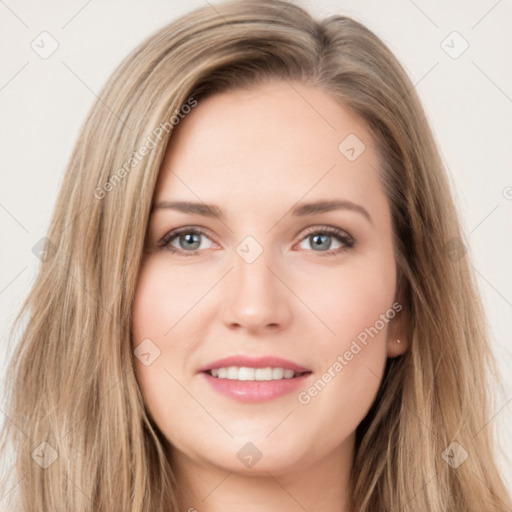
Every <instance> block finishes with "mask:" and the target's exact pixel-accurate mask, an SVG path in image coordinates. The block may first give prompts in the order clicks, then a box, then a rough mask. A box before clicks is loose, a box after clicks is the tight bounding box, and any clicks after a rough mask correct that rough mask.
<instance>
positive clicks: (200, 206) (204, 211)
mask: <svg viewBox="0 0 512 512" xmlns="http://www.w3.org/2000/svg"><path fill="white" fill-rule="evenodd" d="M159 209H170V210H176V211H179V212H182V213H189V214H196V215H201V216H203V217H212V218H216V219H220V220H223V219H224V216H223V214H222V211H221V209H220V208H219V207H218V206H216V205H213V204H206V203H194V202H189V201H160V202H159V203H157V204H156V205H155V206H154V207H153V209H152V212H153V211H155V210H159ZM334 210H350V211H353V212H357V213H360V214H362V215H363V216H364V217H365V218H366V220H368V221H369V222H370V224H373V219H372V218H371V216H370V214H369V213H368V211H367V210H366V209H365V208H364V207H362V206H361V205H359V204H356V203H353V202H352V201H348V200H345V199H335V200H320V201H315V202H311V203H301V204H299V205H296V206H295V207H294V208H293V209H292V210H291V213H292V215H294V216H296V217H305V216H308V215H315V214H319V213H325V212H330V211H334Z"/></svg>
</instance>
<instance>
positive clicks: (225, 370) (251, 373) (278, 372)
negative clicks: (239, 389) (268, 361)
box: [204, 366, 311, 381]
mask: <svg viewBox="0 0 512 512" xmlns="http://www.w3.org/2000/svg"><path fill="white" fill-rule="evenodd" d="M204 373H206V374H208V375H210V376H211V377H214V378H216V379H228V380H238V381H272V380H284V379H296V378H298V377H301V376H302V375H306V374H310V373H311V372H310V371H294V370H291V369H289V368H281V367H270V366H269V367H265V368H252V367H249V366H224V367H220V368H213V369H211V370H206V371H205V372H204Z"/></svg>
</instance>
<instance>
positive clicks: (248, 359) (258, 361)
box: [199, 355, 310, 373]
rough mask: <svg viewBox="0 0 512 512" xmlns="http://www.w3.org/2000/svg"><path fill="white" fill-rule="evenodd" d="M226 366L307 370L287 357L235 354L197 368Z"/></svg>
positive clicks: (205, 369)
mask: <svg viewBox="0 0 512 512" xmlns="http://www.w3.org/2000/svg"><path fill="white" fill-rule="evenodd" d="M228 366H238V367H241V366H244V367H248V368H269V367H270V368H284V369H285V370H293V371H294V372H297V373H304V372H309V371H310V370H308V369H307V368H304V367H303V366H300V365H298V364H296V363H294V362H292V361H288V360H287V359H282V358H280V357H275V356H262V357H252V356H243V355H236V356H230V357H225V358H223V359H218V360H217V361H213V362H211V363H208V364H206V365H205V366H203V367H202V368H200V369H199V371H200V372H206V371H208V370H213V369H215V368H226V367H228Z"/></svg>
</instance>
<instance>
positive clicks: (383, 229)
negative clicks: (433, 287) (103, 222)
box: [132, 82, 406, 475]
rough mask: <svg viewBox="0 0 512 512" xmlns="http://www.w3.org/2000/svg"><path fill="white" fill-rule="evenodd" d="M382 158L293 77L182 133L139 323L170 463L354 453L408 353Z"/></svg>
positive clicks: (156, 228) (263, 466)
mask: <svg viewBox="0 0 512 512" xmlns="http://www.w3.org/2000/svg"><path fill="white" fill-rule="evenodd" d="M378 165H379V164H378V160H377V155H376V152H375V148H374V143H373V141H372V140H371V138H370V135H369V133H368V131H367V130H366V128H365V126H364V124H363V123H362V122H361V120H360V119H358V118H357V117H356V116H354V115H353V114H351V113H350V112H349V111H348V110H347V109H345V108H344V107H343V106H341V105H340V104H339V102H337V101H336V100H335V99H334V98H333V97H332V96H331V95H330V94H328V93H326V92H324V91H322V90H320V89H318V88H315V87H312V86H307V85H302V84H298V83H297V84H294V85H293V88H292V87H291V86H290V85H289V84H287V83H282V82H269V83H266V84H264V85H260V86H258V87H256V88H254V89H251V90H242V91H235V92H226V93H221V94H217V95H214V96H212V97H210V98H208V99H206V100H204V101H203V102H201V103H199V105H198V106H196V107H195V108H194V109H193V110H192V111H191V112H190V113H189V114H188V115H187V117H186V118H185V119H184V120H182V121H181V122H180V124H179V125H178V126H177V128H176V129H175V131H174V133H173V135H172V141H171V143H170V145H169V147H168V149H167V153H166V157H165V161H164V164H163V166H162V169H161V172H160V176H159V180H158V183H157V187H156V190H155V194H154V205H155V208H154V211H153V213H152V216H151V219H150V222H149V226H148V233H147V251H146V253H145V257H144V261H143V264H142V266H141V268H140V274H139V278H138V284H137V289H136V296H135V302H134V309H133V317H132V319H133V348H134V349H135V354H136V355H137V359H136V360H135V363H136V375H137V379H138V382H139V385H140V389H141V392H142V395H143V397H144V401H145V405H146V410H147V412H148V414H149V415H150V416H151V417H152V418H153V420H154V421H155V423H156V424H157V425H158V427H159V429H160V430H161V431H162V433H163V434H164V435H165V437H166V439H167V440H168V441H169V442H170V443H171V445H172V447H173V448H172V450H173V453H174V455H175V456H176V457H177V458H178V459H179V460H188V461H193V462H195V463H197V464H202V465H203V466H204V465H212V466H216V467H218V468H222V469H224V470H229V471H238V472H243V471H246V472H249V471H250V472H252V473H257V472H260V473H262V474H263V473H264V472H267V471H271V472H272V473H273V474H276V475H277V474H280V473H284V472H285V471H287V468H291V467H297V465H302V467H304V466H307V465H310V464H314V463H315V462H317V461H320V460H321V459H323V458H325V457H326V456H328V455H333V456H338V455H340V456H341V453H342V452H345V453H347V450H348V449H349V447H350V446H351V445H352V444H353V440H354V432H355V429H356V427H357V426H358V424H359V423H360V422H361V420H362V419H363V418H364V416H365V415H366V413H367V412H368V410H369V408H370V406H371V404H372V402H373V401H374V399H375V396H376V393H377V390H378V387H379V385H380V381H381V378H382V375H383V370H384V366H385V362H386V359H387V357H394V356H396V355H398V354H400V353H401V352H402V351H403V350H404V349H405V346H406V344H405V341H406V340H405V339H401V342H402V343H397V341H396V339H397V337H398V338H399V339H400V331H399V328H398V318H399V316H400V315H399V313H398V311H399V309H400V308H401V306H400V305H399V304H398V303H397V302H395V291H396V290H395V279H396V271H395V260H394V254H393V244H392V225H391V215H390V210H389V204H388V201H387V199H386V196H385V194H384V192H383V188H382V186H381V184H380V181H379V178H378V174H377V169H378ZM178 202H179V203H181V206H179V205H178V206H177V205H176V204H175V205H174V206H173V204H172V203H178ZM184 203H194V204H195V205H196V206H195V207H192V206H190V205H189V206H188V207H187V206H186V205H185V204H184ZM320 203H328V204H327V205H326V204H323V206H322V204H320ZM306 204H307V205H310V206H308V207H306V206H305V205H306ZM315 204H316V205H317V206H316V207H315V206H314V205H315ZM311 205H312V206H311ZM142 354H144V355H142ZM228 357H240V358H241V359H233V360H231V361H226V362H222V361H221V362H220V363H216V362H217V361H219V360H222V359H224V358H228ZM244 358H245V359H244ZM265 358H267V359H265ZM276 358H281V359H282V360H284V361H281V360H278V359H276ZM293 365H296V366H295V367H294V366H293ZM219 367H220V368H221V369H219ZM237 367H243V368H242V369H241V370H238V369H237ZM255 367H260V368H259V370H260V371H257V370H255V369H254V368H255ZM299 367H300V368H299ZM222 368H228V369H225V370H223V369H222ZM262 368H271V370H268V369H267V370H265V369H262ZM294 368H295V370H294V373H293V375H294V377H291V378H284V377H286V375H288V376H290V375H291V374H290V372H288V371H283V370H285V369H286V370H293V369H294ZM203 370H213V371H212V372H210V373H212V375H210V373H209V372H205V371H203ZM215 370H216V371H215ZM302 372H304V373H302ZM215 374H217V377H215V376H213V375H215ZM228 377H229V378H228ZM274 377H275V380H274ZM279 377H283V378H281V379H279ZM251 378H256V379H269V378H270V379H273V380H264V381H260V380H244V379H251ZM259 457H261V458H259ZM258 458H259V460H258ZM254 460H256V463H254Z"/></svg>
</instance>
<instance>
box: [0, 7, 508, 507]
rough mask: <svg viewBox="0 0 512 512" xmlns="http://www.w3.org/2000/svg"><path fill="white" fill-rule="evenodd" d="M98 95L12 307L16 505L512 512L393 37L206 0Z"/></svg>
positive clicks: (433, 154) (431, 168)
mask: <svg viewBox="0 0 512 512" xmlns="http://www.w3.org/2000/svg"><path fill="white" fill-rule="evenodd" d="M100 97H101V98H102V102H101V103H100V102H98V104H96V105H95V106H94V108H93V110H92V112H91V114H90V116H89V118H88V119H87V121H86V123H85V126H84V128H83V130H82V133H81V135H80V137H79V140H78V142H77V145H76V148H75V151H74V153H73V155H72V158H71V162H70V165H69V168H68V171H67V174H66V178H65V180H64V183H63V185H62V189H61V193H60V196H59V199H58V202H57V205H56V210H55V213H54V216H53V220H52V224H51V227H50V230H49V234H48V255H49V257H48V258H46V260H45V262H44V264H43V266H42V269H41V272H40V275H39V277H38V279H37V282H36V283H35V285H34V289H33V290H32V293H31V295H30V297H29V298H28V300H27V302H26V304H25V306H24V309H23V313H24V314H22V315H21V317H20V319H22V318H23V319H26V320H27V324H26V327H25V330H24V334H23V336H22V339H21V342H20V347H19V350H18V351H17V352H16V354H15V356H14V359H13V361H12V364H11V366H10V374H9V376H8V382H9V383H10V388H11V395H10V399H11V402H10V409H9V411H8V414H9V418H10V419H11V422H8V424H7V426H6V430H5V432H4V433H3V439H4V445H5V447H7V445H8V444H9V446H14V447H15V450H16V455H17V457H18V460H17V464H16V466H15V468H14V469H15V471H16V473H15V474H16V475H17V477H18V480H20V479H21V481H20V483H19V485H18V487H17V493H18V502H17V503H16V508H15V510H20V511H21V510H27V511H28V510H74V511H80V510H84V511H85V510H109V511H114V510H120V511H121V510H122V511H127V510H130V511H142V510H151V511H171V510H173V511H174V510H176V511H177V510H198V511H201V510H210V511H215V510H220V509H221V508H222V510H230V509H234V508H235V507H236V508H237V509H239V508H240V506H241V505H243V506H244V509H245V510H273V509H277V508H278V507H279V510H281V511H283V510H284V511H291V510H319V509H321V510H324V511H334V510H336V511H339V510H342V511H352V510H353V511H359V512H362V511H380V510H389V511H398V510H400V511H404V510H414V511H416V512H418V511H420V512H423V511H425V512H426V511H439V512H441V511H443V512H445V511H482V510H488V511H505V510H510V506H511V504H510V499H509V496H508V495H507V491H506V489H505V487H504V485H503V483H502V480H501V478H500V476H499V474H498V471H497V469H496V465H495V462H494V455H493V442H492V439H491V435H490V432H489V431H488V429H487V428H486V425H487V423H488V421H489V419H490V414H489V410H488V405H487V401H488V397H487V391H486V377H487V374H486V370H487V369H488V368H490V367H491V365H492V357H491V354H490V351H489V347H488V341H487V337H486V332H485V327H484V325H485V324H484V317H483V312H482V308H481V305H480V302H479V299H478V295H477V291H476V286H475V283H474V280H473V276H472V274H471V272H470V269H469V263H468V261H467V257H466V256H465V255H464V253H463V251H460V250H458V249H457V248H458V247H461V246H462V244H463V235H462V233H461V230H460V227H459V222H458V220H457V215H456V211H455V208H454V206H453V202H452V199H451V197H450V193H449V186H448V181H447V178H446V174H445V171H444V169H443V166H442V163H441V161H440V158H439V154H438V151H437V149H436V147H435V144H434V142H433V138H432V135H431V132H430V129H429V127H428V124H427V122H426V120H425V117H424V114H423V111H422V108H421V106H420V103H419V101H418V98H417V96H416V94H415V92H414V89H413V87H412V84H411V82H410V80H409V79H408V78H407V76H406V75H405V73H404V71H403V69H402V68H401V66H400V65H399V63H398V62H397V60H396V59H395V57H394V56H393V55H392V54H391V53H390V51H389V50H388V49H387V48H386V47H385V45H384V44H383V43H382V42H381V41H380V40H379V39H378V38H377V37H376V36H375V35H374V34H372V33H371V32H370V31H368V30H367V29H366V28H365V27H363V26H362V25H361V24H359V23H357V22H355V21H353V20H351V19H349V18H346V17H342V16H335V17H332V18H329V19H326V20H323V21H316V20H314V19H312V18H311V17H310V16H309V15H308V14H307V13H306V12H304V11H303V10H302V9H300V8H298V7H296V6H294V5H292V4H290V3H286V2H280V1H259V2H256V3H253V2H251V3H248V2H241V1H236V2H230V3H223V4H217V5H216V6H215V10H212V9H211V8H210V7H206V8H203V9H198V10H196V11H193V12H192V13H190V14H188V15H186V16H184V17H183V18H181V19H179V20H177V21H175V22H173V23H172V24H170V25H169V26H167V27H165V28H164V29H162V30H160V31H159V32H158V33H156V34H155V35H154V36H152V37H151V38H150V39H148V40H147V41H146V42H144V43H143V44H142V45H141V46H140V47H139V48H138V49H136V50H135V51H134V52H133V53H132V54H131V55H130V56H129V57H128V58H127V59H126V60H125V61H124V62H123V63H122V64H121V66H120V67H119V69H118V70H117V71H116V72H115V73H114V75H113V76H112V78H111V79H110V80H109V83H108V84H107V86H106V88H105V90H104V91H103V93H102V94H101V95H100ZM104 104H106V105H108V106H109V108H108V109H107V108H105V106H104ZM190 244H191V245H190Z"/></svg>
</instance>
